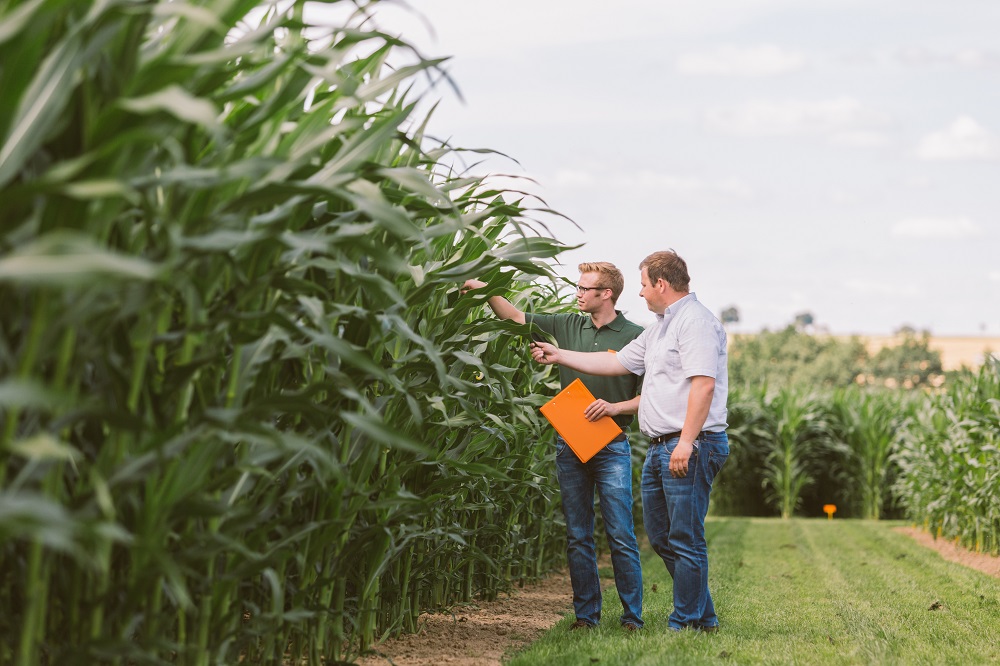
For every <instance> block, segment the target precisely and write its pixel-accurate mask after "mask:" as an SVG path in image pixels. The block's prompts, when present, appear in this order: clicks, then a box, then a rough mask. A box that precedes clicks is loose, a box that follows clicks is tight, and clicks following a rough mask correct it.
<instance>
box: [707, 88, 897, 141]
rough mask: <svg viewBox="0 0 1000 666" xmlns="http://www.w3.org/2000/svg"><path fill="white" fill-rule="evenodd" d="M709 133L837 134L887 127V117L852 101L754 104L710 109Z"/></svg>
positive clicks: (840, 98) (841, 98)
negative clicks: (710, 130)
mask: <svg viewBox="0 0 1000 666" xmlns="http://www.w3.org/2000/svg"><path fill="white" fill-rule="evenodd" d="M705 121H706V124H707V125H708V127H709V128H710V129H713V130H715V131H717V132H720V133H723V134H736V135H739V136H795V135H803V134H820V135H822V134H838V133H845V132H851V131H858V130H864V129H868V128H872V127H875V126H880V125H884V124H886V123H887V122H888V117H887V116H885V115H884V114H881V113H878V112H875V111H873V110H871V109H868V108H866V107H865V106H864V105H862V104H861V102H859V101H858V100H856V99H854V98H853V97H837V98H834V99H828V100H819V101H802V100H785V101H753V102H747V103H746V104H742V105H740V106H734V107H716V108H714V109H709V110H708V112H707V113H706V118H705Z"/></svg>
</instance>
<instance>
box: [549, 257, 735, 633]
mask: <svg viewBox="0 0 1000 666" xmlns="http://www.w3.org/2000/svg"><path fill="white" fill-rule="evenodd" d="M639 269H640V271H641V273H642V290H641V291H640V292H639V295H640V296H642V297H643V298H644V299H645V301H646V304H647V306H648V307H649V309H650V310H651V311H652V312H653V313H655V314H656V316H657V321H656V323H655V324H653V325H652V326H650V327H649V328H647V329H646V330H645V331H643V333H642V335H640V336H639V337H638V338H636V339H635V340H633V341H632V342H630V343H629V344H628V345H626V346H625V347H623V348H622V349H621V350H620V351H619V352H618V353H617V354H594V353H587V352H574V351H568V350H565V349H559V348H557V347H555V346H553V345H550V344H548V343H544V342H540V343H535V344H533V345H532V356H533V357H534V359H535V360H536V361H538V362H539V363H543V364H546V365H548V364H553V363H558V364H561V365H565V366H567V367H570V368H573V369H575V370H579V371H581V372H586V373H590V374H594V375H622V374H627V373H630V372H631V373H634V374H637V375H644V379H643V392H642V399H641V400H640V402H639V429H640V430H641V431H642V432H643V433H644V434H645V435H647V436H648V437H649V438H650V444H649V450H648V452H647V453H646V461H645V463H644V465H643V469H642V505H643V506H642V510H643V522H644V523H645V526H646V534H647V536H648V537H649V542H650V545H651V546H652V547H653V550H655V551H656V553H657V554H658V555H659V556H660V557H661V558H662V559H663V562H664V564H666V566H667V571H669V572H670V575H671V576H672V577H673V579H674V609H673V612H672V613H671V614H670V618H669V620H668V622H669V628H670V629H671V630H673V631H680V630H682V629H685V628H691V629H699V630H702V631H707V632H713V631H716V630H717V629H718V627H719V618H718V616H717V615H716V613H715V606H714V604H713V603H712V596H711V594H710V593H709V591H708V547H707V544H706V541H705V516H706V515H707V514H708V502H709V495H710V493H711V491H712V481H713V479H714V478H715V475H716V474H718V473H719V471H720V470H721V469H722V466H723V464H724V463H725V461H726V458H727V457H728V456H729V440H728V438H727V436H726V432H725V429H726V426H727V425H728V424H727V423H726V413H727V412H726V399H727V396H728V392H729V379H728V356H727V352H726V332H725V330H724V329H723V327H722V323H721V322H719V320H718V319H717V318H716V317H715V315H713V314H712V313H711V311H710V310H708V309H707V308H706V307H705V306H703V305H702V304H701V303H700V302H699V301H698V299H697V297H696V296H695V294H694V293H692V292H690V291H689V283H690V278H689V276H688V271H687V264H686V263H685V262H684V260H683V259H681V258H680V257H679V256H677V254H676V253H675V252H673V251H666V252H654V253H653V254H651V255H649V256H648V257H646V258H645V259H643V261H642V263H640V264H639Z"/></svg>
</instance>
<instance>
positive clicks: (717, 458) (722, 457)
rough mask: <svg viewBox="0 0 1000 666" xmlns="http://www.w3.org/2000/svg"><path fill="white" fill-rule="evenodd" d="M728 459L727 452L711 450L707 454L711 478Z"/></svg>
mask: <svg viewBox="0 0 1000 666" xmlns="http://www.w3.org/2000/svg"><path fill="white" fill-rule="evenodd" d="M728 459H729V454H728V453H719V452H718V451H712V452H710V453H709V454H708V469H709V470H710V471H711V472H712V478H715V475H716V474H718V473H719V472H720V471H721V470H722V466H723V465H725V464H726V460H728Z"/></svg>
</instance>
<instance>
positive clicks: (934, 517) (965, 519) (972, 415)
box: [894, 360, 1000, 554]
mask: <svg viewBox="0 0 1000 666" xmlns="http://www.w3.org/2000/svg"><path fill="white" fill-rule="evenodd" d="M895 459H896V461H897V463H898V465H899V467H900V470H901V471H900V477H899V479H898V481H897V482H896V484H895V488H894V489H895V491H896V493H897V495H898V496H899V498H900V501H901V503H902V504H903V505H904V506H905V507H906V510H907V514H908V516H909V517H910V518H911V519H912V520H913V521H914V522H916V523H918V524H920V525H922V526H923V527H924V528H925V529H926V530H928V531H930V532H931V533H932V534H934V535H936V536H938V537H943V538H947V539H952V540H955V541H956V542H958V543H961V544H962V545H964V546H966V547H968V548H972V549H974V550H976V551H981V552H988V553H993V554H1000V363H998V362H997V361H995V360H993V361H988V362H987V363H986V364H984V365H983V366H982V367H981V368H980V369H979V371H978V372H976V373H972V372H966V373H964V374H962V375H960V376H958V377H957V378H955V379H954V380H953V381H951V382H950V383H949V385H948V388H947V390H946V391H945V392H942V393H938V394H934V395H929V396H927V397H926V398H925V399H924V400H923V401H922V402H921V403H918V404H916V405H915V406H914V409H913V414H912V423H911V425H910V427H908V428H906V429H905V430H904V431H903V437H902V444H901V446H900V449H899V451H898V452H897V454H896V456H895Z"/></svg>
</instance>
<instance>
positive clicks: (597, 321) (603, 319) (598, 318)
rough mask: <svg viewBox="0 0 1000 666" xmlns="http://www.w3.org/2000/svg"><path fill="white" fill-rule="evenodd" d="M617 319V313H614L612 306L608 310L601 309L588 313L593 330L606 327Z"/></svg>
mask: <svg viewBox="0 0 1000 666" xmlns="http://www.w3.org/2000/svg"><path fill="white" fill-rule="evenodd" d="M617 318H618V312H616V311H615V308H614V306H611V307H610V308H602V309H600V310H598V311H597V312H591V313H590V321H592V322H593V323H594V328H601V327H602V326H607V325H608V324H610V323H611V322H613V321H614V320H615V319H617Z"/></svg>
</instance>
